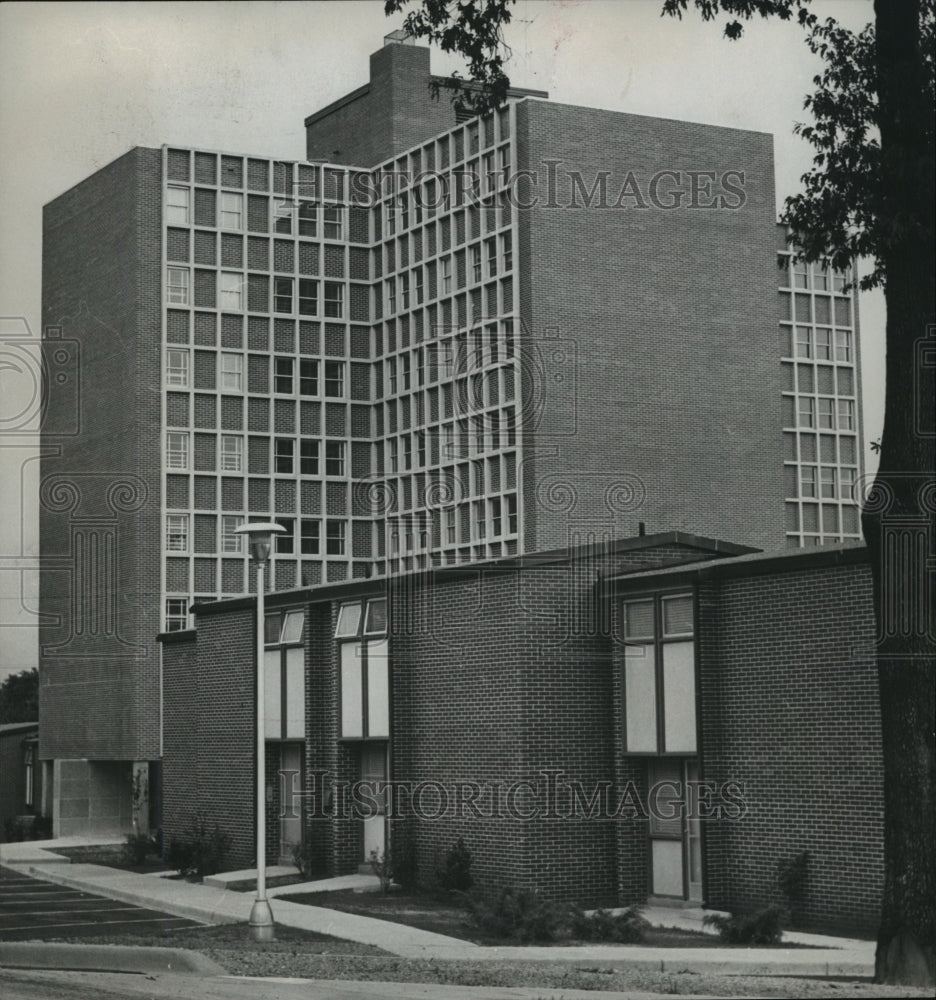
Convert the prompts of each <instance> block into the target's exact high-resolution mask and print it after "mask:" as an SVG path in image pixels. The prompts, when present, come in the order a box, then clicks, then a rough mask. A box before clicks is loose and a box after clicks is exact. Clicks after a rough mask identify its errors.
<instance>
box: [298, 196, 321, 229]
mask: <svg viewBox="0 0 936 1000" xmlns="http://www.w3.org/2000/svg"><path fill="white" fill-rule="evenodd" d="M298 222H299V235H300V236H315V233H316V229H317V223H318V208H317V207H316V205H315V204H313V203H312V202H311V201H300V202H299V212H298Z"/></svg>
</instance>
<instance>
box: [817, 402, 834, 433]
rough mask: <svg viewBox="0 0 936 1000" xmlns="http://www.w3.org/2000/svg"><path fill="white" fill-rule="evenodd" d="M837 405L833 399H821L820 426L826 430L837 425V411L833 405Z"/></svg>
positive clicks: (819, 409)
mask: <svg viewBox="0 0 936 1000" xmlns="http://www.w3.org/2000/svg"><path fill="white" fill-rule="evenodd" d="M834 406H835V401H834V400H832V399H823V398H821V397H820V399H819V408H818V413H819V421H818V425H819V427H821V428H823V429H824V430H828V429H830V428H832V427H834V426H835V411H834V409H833V407H834Z"/></svg>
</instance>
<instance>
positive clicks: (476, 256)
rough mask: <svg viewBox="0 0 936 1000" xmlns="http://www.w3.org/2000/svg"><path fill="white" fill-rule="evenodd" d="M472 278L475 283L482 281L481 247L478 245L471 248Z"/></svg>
mask: <svg viewBox="0 0 936 1000" xmlns="http://www.w3.org/2000/svg"><path fill="white" fill-rule="evenodd" d="M471 277H472V280H474V281H480V280H481V278H482V273H481V246H480V244H478V243H475V245H474V246H473V247H472V248H471Z"/></svg>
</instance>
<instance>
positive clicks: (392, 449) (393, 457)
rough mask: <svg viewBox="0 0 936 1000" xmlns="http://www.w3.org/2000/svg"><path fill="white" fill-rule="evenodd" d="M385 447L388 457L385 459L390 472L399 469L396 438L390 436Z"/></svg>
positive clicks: (398, 449)
mask: <svg viewBox="0 0 936 1000" xmlns="http://www.w3.org/2000/svg"><path fill="white" fill-rule="evenodd" d="M387 447H388V449H389V455H390V457H389V458H388V459H387V464H388V466H389V468H390V471H391V472H399V471H400V442H399V441H398V440H397V439H396V438H390V440H389V441H388V442H387Z"/></svg>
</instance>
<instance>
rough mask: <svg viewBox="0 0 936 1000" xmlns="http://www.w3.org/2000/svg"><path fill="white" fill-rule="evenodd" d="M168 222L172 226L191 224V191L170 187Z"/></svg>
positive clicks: (167, 208)
mask: <svg viewBox="0 0 936 1000" xmlns="http://www.w3.org/2000/svg"><path fill="white" fill-rule="evenodd" d="M166 222H168V223H169V224H170V225H172V226H187V225H188V224H189V189H188V188H184V187H170V188H168V189H167V191H166Z"/></svg>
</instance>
